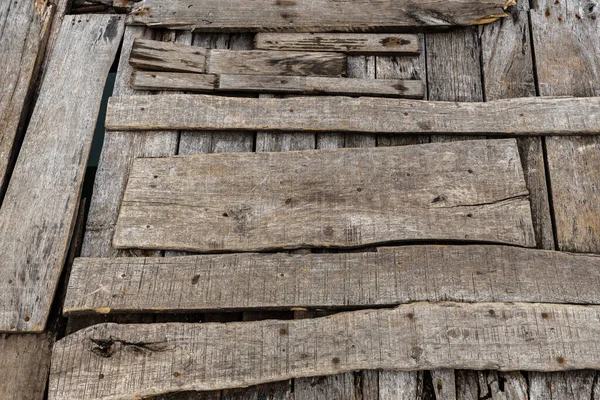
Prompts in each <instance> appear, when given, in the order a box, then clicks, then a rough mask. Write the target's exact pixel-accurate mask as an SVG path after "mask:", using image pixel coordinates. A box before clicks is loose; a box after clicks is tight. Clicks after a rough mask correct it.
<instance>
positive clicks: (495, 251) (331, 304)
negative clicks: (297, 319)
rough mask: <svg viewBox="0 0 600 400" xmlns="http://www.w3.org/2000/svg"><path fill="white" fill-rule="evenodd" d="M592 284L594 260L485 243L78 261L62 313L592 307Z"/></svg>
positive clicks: (597, 279) (598, 273) (598, 276)
mask: <svg viewBox="0 0 600 400" xmlns="http://www.w3.org/2000/svg"><path fill="white" fill-rule="evenodd" d="M599 283H600V257H594V256H585V255H573V254H568V253H558V252H551V251H545V250H531V249H523V248H518V247H508V246H489V245H477V246H433V245H430V246H406V247H392V248H380V249H379V251H378V252H377V253H373V252H367V253H349V254H343V253H342V254H340V253H336V254H307V255H292V254H230V255H202V256H187V257H169V258H163V259H153V258H134V259H125V258H114V259H109V258H79V259H77V260H76V262H75V264H74V266H73V271H72V273H71V279H70V282H69V288H68V291H67V297H66V301H65V305H64V313H65V314H67V315H69V314H75V313H96V312H104V313H108V312H117V313H118V312H137V313H140V312H159V311H168V312H189V311H215V310H221V311H223V310H242V309H259V308H260V309H265V308H269V309H292V308H294V307H304V308H313V309H314V308H344V307H372V306H393V305H399V304H402V303H409V302H415V301H443V300H449V301H458V302H461V301H466V302H481V301H490V302H494V301H497V302H538V303H573V304H600V294H599V293H598V290H597V288H598V284H599ZM258 288H261V290H257V289H258Z"/></svg>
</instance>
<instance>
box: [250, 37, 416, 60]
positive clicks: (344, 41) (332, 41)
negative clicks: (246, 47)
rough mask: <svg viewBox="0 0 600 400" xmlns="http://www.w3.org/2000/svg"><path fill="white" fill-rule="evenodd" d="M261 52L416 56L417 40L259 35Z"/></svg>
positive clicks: (256, 43) (409, 38)
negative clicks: (328, 52)
mask: <svg viewBox="0 0 600 400" xmlns="http://www.w3.org/2000/svg"><path fill="white" fill-rule="evenodd" d="M254 48H255V49H260V50H280V51H281V50H290V51H339V52H342V53H346V54H352V55H381V54H388V55H419V54H420V52H421V49H420V46H419V37H418V36H417V35H409V34H374V33H366V34H365V33H258V34H257V35H256V36H255V37H254Z"/></svg>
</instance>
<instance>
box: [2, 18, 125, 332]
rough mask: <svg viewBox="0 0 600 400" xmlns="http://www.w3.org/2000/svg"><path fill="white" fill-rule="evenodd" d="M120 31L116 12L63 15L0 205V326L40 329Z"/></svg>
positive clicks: (61, 258)
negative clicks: (57, 36) (10, 177)
mask: <svg viewBox="0 0 600 400" xmlns="http://www.w3.org/2000/svg"><path fill="white" fill-rule="evenodd" d="M123 29H124V24H123V21H121V20H120V17H117V16H111V15H97V16H87V17H85V18H81V17H80V16H76V17H65V20H64V22H63V25H62V28H61V31H60V34H59V38H58V41H57V43H56V48H55V49H54V53H53V54H54V56H53V59H52V60H51V62H50V64H49V68H48V71H47V73H46V78H45V80H44V83H43V85H42V86H43V87H42V90H41V94H40V97H39V98H38V101H37V104H36V107H35V110H34V112H33V116H32V118H31V122H30V123H29V128H28V131H27V135H26V137H25V142H24V143H23V147H22V148H21V152H20V154H19V158H18V160H17V164H16V166H15V170H14V173H13V176H12V179H11V181H10V184H9V186H8V190H7V193H6V197H5V199H4V203H3V204H2V208H1V209H0V231H1V232H3V234H2V236H1V237H0V247H1V248H2V249H3V257H2V259H1V260H0V293H2V295H1V296H0V330H2V331H15V330H18V331H42V330H43V329H44V325H45V323H46V319H47V316H48V312H49V308H50V303H51V302H52V297H53V295H54V290H55V288H56V285H57V283H58V278H59V276H60V271H61V269H62V267H63V264H64V261H65V256H66V252H67V248H68V245H69V241H70V235H71V230H72V228H73V223H74V221H75V217H76V211H77V207H78V205H79V193H80V189H81V183H82V181H83V175H84V172H85V166H86V161H87V156H88V153H89V149H90V145H91V142H92V136H93V133H94V126H95V124H96V118H97V114H98V109H99V107H100V101H101V98H102V91H103V89H104V82H105V79H106V76H107V75H108V71H109V69H110V66H111V64H112V62H113V60H114V57H115V54H116V52H117V49H118V47H119V43H120V41H121V36H122V34H123ZM65 93H66V94H67V95H65Z"/></svg>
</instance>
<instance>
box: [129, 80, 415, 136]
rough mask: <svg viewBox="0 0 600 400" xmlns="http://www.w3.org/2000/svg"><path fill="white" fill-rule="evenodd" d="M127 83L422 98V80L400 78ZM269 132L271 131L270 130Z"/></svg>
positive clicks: (191, 89)
mask: <svg viewBox="0 0 600 400" xmlns="http://www.w3.org/2000/svg"><path fill="white" fill-rule="evenodd" d="M131 86H132V87H133V88H135V89H141V90H185V91H186V92H204V93H206V92H215V91H223V92H254V93H300V94H337V95H360V96H379V97H405V98H414V99H419V98H423V94H424V92H425V90H424V85H423V82H421V81H419V80H400V79H378V80H375V79H352V78H329V77H321V76H272V75H229V74H223V75H210V74H194V73H181V72H154V71H134V72H133V74H132V75H131ZM271 134H272V133H271Z"/></svg>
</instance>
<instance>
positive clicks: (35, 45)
mask: <svg viewBox="0 0 600 400" xmlns="http://www.w3.org/2000/svg"><path fill="white" fill-rule="evenodd" d="M54 10H55V6H54V4H51V3H45V2H39V1H14V2H13V1H2V2H0V54H1V55H2V56H1V59H2V68H0V203H1V201H2V193H3V191H4V189H5V186H6V185H7V184H8V180H7V178H8V176H7V172H8V170H9V169H10V167H11V164H12V162H13V159H14V158H15V156H16V151H15V149H14V148H13V146H14V145H15V142H16V141H18V136H19V130H20V129H21V126H20V124H22V122H23V118H25V117H26V114H27V110H28V109H29V108H28V100H29V95H30V92H31V89H32V88H31V85H32V83H33V80H34V79H35V76H36V70H37V69H38V67H39V65H40V63H41V60H42V57H43V55H44V47H45V44H46V40H47V38H48V34H49V32H50V25H51V22H52V17H53V15H54Z"/></svg>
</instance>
